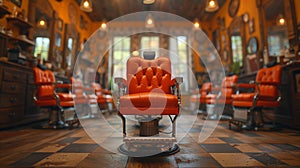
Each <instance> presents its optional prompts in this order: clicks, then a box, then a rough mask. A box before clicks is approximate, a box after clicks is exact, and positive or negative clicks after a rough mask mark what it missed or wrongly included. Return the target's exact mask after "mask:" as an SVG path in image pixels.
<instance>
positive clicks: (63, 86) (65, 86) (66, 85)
mask: <svg viewBox="0 0 300 168" xmlns="http://www.w3.org/2000/svg"><path fill="white" fill-rule="evenodd" d="M54 85H55V87H56V88H60V89H71V88H72V85H71V84H69V83H54Z"/></svg>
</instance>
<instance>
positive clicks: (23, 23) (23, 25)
mask: <svg viewBox="0 0 300 168" xmlns="http://www.w3.org/2000/svg"><path fill="white" fill-rule="evenodd" d="M6 19H7V22H11V23H13V24H14V25H16V26H19V27H21V28H24V29H28V28H32V27H33V25H32V24H31V23H29V22H27V21H25V20H23V19H20V18H18V17H7V18H6Z"/></svg>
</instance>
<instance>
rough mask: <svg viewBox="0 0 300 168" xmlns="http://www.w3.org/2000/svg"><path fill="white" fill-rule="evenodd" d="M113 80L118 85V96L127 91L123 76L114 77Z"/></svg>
mask: <svg viewBox="0 0 300 168" xmlns="http://www.w3.org/2000/svg"><path fill="white" fill-rule="evenodd" d="M114 82H115V83H116V84H117V85H118V93H119V94H118V97H119V96H121V95H123V94H125V93H126V91H127V85H126V84H127V81H126V80H125V79H124V78H120V77H116V78H115V79H114Z"/></svg>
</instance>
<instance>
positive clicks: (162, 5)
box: [76, 0, 225, 21]
mask: <svg viewBox="0 0 300 168" xmlns="http://www.w3.org/2000/svg"><path fill="white" fill-rule="evenodd" d="M76 1H77V3H78V4H80V2H81V0H76ZM206 1H207V0H156V1H155V3H154V4H151V5H144V4H143V3H142V0H92V3H93V12H91V13H87V14H88V16H89V17H90V18H91V20H92V21H102V20H104V19H105V20H106V21H110V20H113V19H115V18H118V17H120V16H123V15H126V14H129V13H134V12H140V11H162V12H168V13H172V14H176V15H179V16H181V17H184V18H186V19H188V20H190V21H193V20H194V19H195V18H197V19H198V20H200V21H209V20H211V18H212V17H213V15H214V14H215V13H216V12H213V13H208V12H206V11H205V10H204V9H205V5H206ZM217 1H218V3H219V6H220V8H221V6H222V5H223V4H224V3H225V0H217Z"/></svg>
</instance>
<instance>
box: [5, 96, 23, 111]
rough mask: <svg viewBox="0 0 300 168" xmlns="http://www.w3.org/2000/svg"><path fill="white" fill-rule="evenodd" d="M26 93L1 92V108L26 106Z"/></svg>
mask: <svg viewBox="0 0 300 168" xmlns="http://www.w3.org/2000/svg"><path fill="white" fill-rule="evenodd" d="M24 103H25V95H16V94H0V108H2V107H16V106H24Z"/></svg>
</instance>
